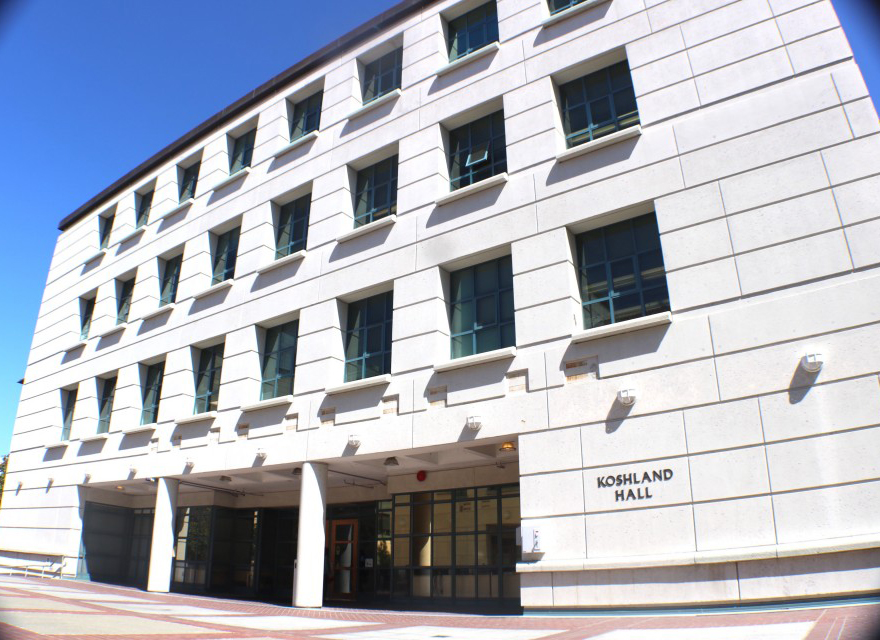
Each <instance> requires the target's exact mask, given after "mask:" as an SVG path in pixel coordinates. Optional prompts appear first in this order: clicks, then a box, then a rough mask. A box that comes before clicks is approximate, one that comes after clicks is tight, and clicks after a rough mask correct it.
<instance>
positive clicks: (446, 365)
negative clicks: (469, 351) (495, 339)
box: [434, 347, 516, 373]
mask: <svg viewBox="0 0 880 640" xmlns="http://www.w3.org/2000/svg"><path fill="white" fill-rule="evenodd" d="M515 356H516V347H504V348H503V349H495V350H494V351H487V352H485V353H476V354H474V355H472V356H465V357H463V358H456V359H455V360H447V361H446V362H441V363H440V364H435V365H434V371H436V372H437V373H441V372H443V371H453V370H454V369H463V368H464V367H473V366H475V365H478V364H485V363H487V362H495V361H496V360H507V359H508V358H513V357H515Z"/></svg>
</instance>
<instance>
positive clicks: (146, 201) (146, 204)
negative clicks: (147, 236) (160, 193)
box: [135, 189, 153, 229]
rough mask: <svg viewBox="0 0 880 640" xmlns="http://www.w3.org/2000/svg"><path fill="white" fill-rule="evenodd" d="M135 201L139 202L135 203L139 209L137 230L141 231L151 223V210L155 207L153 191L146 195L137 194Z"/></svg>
mask: <svg viewBox="0 0 880 640" xmlns="http://www.w3.org/2000/svg"><path fill="white" fill-rule="evenodd" d="M135 199H136V200H137V202H136V203H135V206H136V207H137V221H136V224H135V228H136V229H140V228H141V227H142V226H144V225H145V224H147V222H149V221H150V209H151V208H152V206H153V190H152V189H151V190H150V191H147V192H145V193H137V194H135Z"/></svg>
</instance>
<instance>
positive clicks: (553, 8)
mask: <svg viewBox="0 0 880 640" xmlns="http://www.w3.org/2000/svg"><path fill="white" fill-rule="evenodd" d="M581 2H584V0H549V5H550V15H553V14H555V13H559V12H560V11H565V10H566V9H569V8H571V7H573V6H575V5H577V4H580V3H581Z"/></svg>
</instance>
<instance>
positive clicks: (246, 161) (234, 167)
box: [229, 129, 257, 175]
mask: <svg viewBox="0 0 880 640" xmlns="http://www.w3.org/2000/svg"><path fill="white" fill-rule="evenodd" d="M256 137H257V130H256V129H251V130H250V131H248V132H247V133H243V134H241V135H240V136H238V137H237V138H235V141H234V144H233V146H232V158H230V160H229V175H233V174H236V173H238V172H239V171H241V170H242V169H244V168H245V167H249V166H251V158H252V157H253V155H254V140H256Z"/></svg>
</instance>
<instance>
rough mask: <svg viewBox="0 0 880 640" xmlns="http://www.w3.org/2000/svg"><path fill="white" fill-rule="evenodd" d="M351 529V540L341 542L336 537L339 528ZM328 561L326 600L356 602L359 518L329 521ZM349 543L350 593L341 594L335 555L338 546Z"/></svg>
mask: <svg viewBox="0 0 880 640" xmlns="http://www.w3.org/2000/svg"><path fill="white" fill-rule="evenodd" d="M340 526H349V527H351V531H352V535H351V538H350V539H346V540H339V539H338V538H337V537H336V531H337V527H340ZM327 529H328V533H329V535H328V536H327V540H328V546H327V559H326V562H327V563H329V567H328V569H327V572H326V574H325V577H326V581H327V584H326V585H325V589H324V594H325V595H324V598H325V599H326V600H354V599H355V598H357V594H358V520H357V518H350V519H348V518H347V519H336V520H328V521H327ZM345 543H348V544H349V545H350V546H351V561H350V564H349V566H348V570H349V571H350V572H351V583H350V586H349V591H348V593H340V592H339V591H337V590H336V554H335V553H334V551H335V549H336V546H337V545H338V544H345Z"/></svg>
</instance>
